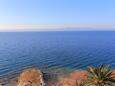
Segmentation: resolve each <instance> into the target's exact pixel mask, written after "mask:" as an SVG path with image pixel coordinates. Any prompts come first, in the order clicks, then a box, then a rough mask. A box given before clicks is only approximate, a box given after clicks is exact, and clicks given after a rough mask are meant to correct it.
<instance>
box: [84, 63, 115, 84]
mask: <svg viewBox="0 0 115 86" xmlns="http://www.w3.org/2000/svg"><path fill="white" fill-rule="evenodd" d="M87 71H88V73H89V77H88V79H87V81H86V82H85V83H86V86H90V85H95V86H115V76H111V74H112V72H111V70H110V65H99V66H98V67H96V68H95V67H88V69H87Z"/></svg>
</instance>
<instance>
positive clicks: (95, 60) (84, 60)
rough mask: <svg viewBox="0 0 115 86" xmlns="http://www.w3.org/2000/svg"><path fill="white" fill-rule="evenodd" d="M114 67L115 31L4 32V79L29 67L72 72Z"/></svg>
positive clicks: (0, 70) (0, 51)
mask: <svg viewBox="0 0 115 86" xmlns="http://www.w3.org/2000/svg"><path fill="white" fill-rule="evenodd" d="M100 64H110V66H111V69H115V31H46V32H0V77H3V76H10V74H17V73H19V71H22V70H23V69H26V68H31V67H37V68H39V69H41V70H43V71H52V70H53V71H55V72H60V71H71V70H80V69H87V67H88V66H94V67H95V66H98V65H100Z"/></svg>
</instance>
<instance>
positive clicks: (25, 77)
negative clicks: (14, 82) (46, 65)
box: [18, 68, 45, 86]
mask: <svg viewBox="0 0 115 86" xmlns="http://www.w3.org/2000/svg"><path fill="white" fill-rule="evenodd" d="M44 85H45V84H44V80H43V75H42V72H41V71H40V70H38V69H34V68H32V69H26V70H24V71H23V72H22V73H21V74H20V76H19V79H18V86H44Z"/></svg>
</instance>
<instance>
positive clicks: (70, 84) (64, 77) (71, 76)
mask: <svg viewBox="0 0 115 86" xmlns="http://www.w3.org/2000/svg"><path fill="white" fill-rule="evenodd" d="M26 70H28V69H26ZM30 70H33V69H30ZM37 71H38V69H37ZM39 71H40V70H39ZM23 72H24V71H23ZM23 72H22V73H23ZM22 73H21V74H22ZM25 73H26V75H23V74H22V77H23V80H22V83H23V81H24V80H25V79H26V80H27V78H31V79H32V80H34V79H38V78H35V77H39V78H42V77H43V80H44V83H45V85H38V86H82V82H83V81H85V80H87V78H88V72H87V71H85V70H75V71H72V72H71V73H68V74H56V73H42V72H41V73H42V74H43V76H42V77H41V75H40V72H39V73H36V72H31V71H30V72H28V74H27V72H25ZM32 73H33V74H32ZM21 74H18V75H17V77H15V78H13V79H10V80H9V81H1V84H0V86H24V85H18V84H19V80H20V79H22V77H21V78H20V76H21ZM28 75H29V77H28ZM112 76H115V71H113V72H112ZM24 78H25V79H24ZM28 81H29V80H28ZM38 81H39V80H37V83H40V84H41V81H39V82H38ZM32 82H33V81H32ZM42 84H43V83H42ZM25 86H26V85H25ZM27 86H29V85H27ZM33 86H37V85H33Z"/></svg>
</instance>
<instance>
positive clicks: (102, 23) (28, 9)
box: [0, 0, 115, 31]
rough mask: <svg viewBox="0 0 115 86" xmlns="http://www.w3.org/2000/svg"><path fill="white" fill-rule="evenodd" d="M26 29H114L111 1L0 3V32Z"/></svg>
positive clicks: (11, 0)
mask: <svg viewBox="0 0 115 86" xmlns="http://www.w3.org/2000/svg"><path fill="white" fill-rule="evenodd" d="M85 28H86V29H85ZM26 30H27V31H34V30H35V31H37V30H44V31H45V30H115V0H0V31H26Z"/></svg>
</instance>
